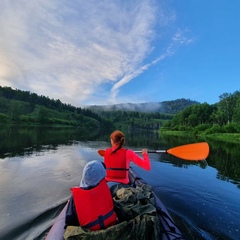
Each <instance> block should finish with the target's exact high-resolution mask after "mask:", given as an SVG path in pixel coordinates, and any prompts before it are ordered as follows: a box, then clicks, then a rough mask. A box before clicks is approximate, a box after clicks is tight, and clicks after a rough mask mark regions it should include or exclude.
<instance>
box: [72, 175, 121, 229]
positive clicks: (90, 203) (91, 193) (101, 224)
mask: <svg viewBox="0 0 240 240" xmlns="http://www.w3.org/2000/svg"><path fill="white" fill-rule="evenodd" d="M71 191H72V194H73V199H74V204H75V207H76V211H77V216H78V221H79V223H80V225H81V227H84V228H88V229H90V230H93V231H94V230H99V229H104V228H107V227H109V226H112V225H114V224H115V223H116V221H117V216H116V213H115V212H114V205H113V199H112V195H111V193H110V190H109V188H108V186H107V183H106V180H105V179H103V180H102V181H101V182H100V183H99V184H98V185H97V186H96V187H94V188H92V189H89V190H84V189H82V188H80V187H74V188H71Z"/></svg>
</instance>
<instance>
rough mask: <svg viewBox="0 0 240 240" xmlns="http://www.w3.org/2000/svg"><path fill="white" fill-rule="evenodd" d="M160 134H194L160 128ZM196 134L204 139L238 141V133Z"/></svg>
mask: <svg viewBox="0 0 240 240" xmlns="http://www.w3.org/2000/svg"><path fill="white" fill-rule="evenodd" d="M160 134H162V135H171V136H182V137H184V136H193V137H194V136H196V134H195V133H193V132H189V131H168V130H163V131H161V130H160ZM197 136H199V137H201V138H204V139H214V140H219V141H225V142H232V143H240V133H212V134H206V133H200V134H197Z"/></svg>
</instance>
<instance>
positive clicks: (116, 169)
mask: <svg viewBox="0 0 240 240" xmlns="http://www.w3.org/2000/svg"><path fill="white" fill-rule="evenodd" d="M106 170H114V171H128V170H129V168H106Z"/></svg>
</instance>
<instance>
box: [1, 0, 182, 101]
mask: <svg viewBox="0 0 240 240" xmlns="http://www.w3.org/2000/svg"><path fill="white" fill-rule="evenodd" d="M168 18H169V16H167V15H166V14H165V13H164V12H163V11H162V9H160V8H159V5H158V6H157V5H156V1H154V0H143V1H138V0H134V1H122V0H118V1H107V0H106V1H97V0H88V1H77V0H73V1H64V0H55V1H49V0H36V1H27V0H19V1H7V0H3V1H1V2H0V53H1V54H0V85H3V86H11V87H13V88H18V89H21V90H28V91H31V92H36V93H38V94H42V95H45V96H49V97H50V98H55V99H58V98H59V99H60V100H61V101H62V102H65V103H70V104H72V105H75V106H80V105H81V104H86V103H94V102H95V104H97V103H98V102H99V103H103V101H105V102H107V101H108V99H109V100H110V101H111V100H114V98H115V96H116V94H117V92H118V91H119V89H120V88H121V86H123V85H124V84H126V83H127V82H129V81H131V80H132V79H134V78H135V77H136V76H138V75H139V74H141V73H142V72H143V71H145V70H146V69H148V67H149V66H150V65H152V64H154V63H156V62H157V61H159V60H160V58H161V57H160V58H159V60H157V59H155V60H151V62H150V63H147V64H143V62H144V60H145V59H146V58H147V57H148V56H149V55H150V53H151V52H152V51H153V50H154V48H153V46H152V42H153V41H154V38H155V37H156V36H155V34H156V32H155V27H156V25H161V24H162V25H164V24H166V22H168V21H169V19H168ZM178 39H180V36H176V39H175V40H178ZM154 61H155V62H154ZM102 86H104V88H103V87H102Z"/></svg>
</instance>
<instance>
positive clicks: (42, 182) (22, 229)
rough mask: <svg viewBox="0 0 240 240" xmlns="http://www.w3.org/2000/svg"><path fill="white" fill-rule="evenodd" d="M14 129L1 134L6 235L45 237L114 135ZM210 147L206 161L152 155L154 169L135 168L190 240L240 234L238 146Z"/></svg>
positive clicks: (0, 209)
mask: <svg viewBox="0 0 240 240" xmlns="http://www.w3.org/2000/svg"><path fill="white" fill-rule="evenodd" d="M13 132H14V135H11V134H9V132H8V136H10V137H9V138H3V137H2V136H3V134H4V132H3V130H1V131H0V136H1V139H5V140H3V141H1V143H0V144H1V152H0V154H1V155H0V176H1V178H0V193H1V194H0V215H1V218H0V239H17V240H20V239H21V240H23V239H24V240H25V239H29V240H32V239H44V236H45V235H46V233H47V231H48V230H49V228H50V226H51V224H52V223H53V221H54V219H55V218H56V217H57V215H58V213H59V212H60V211H61V209H62V208H63V206H64V205H65V203H66V201H67V199H68V198H69V197H70V194H71V193H70V187H72V186H76V185H78V184H79V181H80V179H81V174H82V169H83V167H84V165H85V164H86V163H87V162H88V161H91V160H99V161H101V160H102V159H101V157H100V156H99V155H98V154H97V150H98V149H104V148H106V147H108V146H109V142H108V140H109V133H105V134H104V133H101V134H99V133H91V134H90V133H88V134H86V135H84V134H83V133H80V132H74V131H72V130H69V129H68V130H66V129H65V130H64V129H61V130H60V129H58V131H56V130H54V129H48V130H47V129H45V131H43V129H38V131H37V132H36V129H35V130H33V129H32V130H30V129H18V130H16V129H15V130H13V129H12V130H11V133H13ZM5 134H6V132H5ZM5 136H7V135H5ZM11 136H12V137H11ZM36 136H38V137H36ZM13 137H14V138H13ZM16 139H18V141H16ZM126 139H127V147H129V148H132V149H134V150H139V149H142V148H143V147H146V148H148V149H169V148H171V147H175V146H178V145H182V144H186V143H190V142H195V141H199V140H200V139H186V138H184V139H182V138H176V137H175V138H171V137H169V138H167V137H165V138H163V137H162V136H159V135H158V134H156V133H138V134H133V133H132V134H129V133H126ZM13 142H15V143H18V144H15V145H14V144H13ZM210 148H211V154H210V156H209V158H208V159H207V161H206V162H200V163H199V162H187V161H183V160H181V159H177V158H175V157H173V156H171V155H166V154H161V155H160V154H151V155H150V158H151V164H152V169H151V171H145V170H143V169H140V168H138V167H136V166H133V167H134V169H135V170H136V171H137V172H138V173H139V175H140V176H141V177H143V178H144V180H145V181H146V182H147V183H148V184H150V185H152V186H153V189H154V191H155V192H156V193H157V195H158V196H159V197H160V199H161V200H162V202H163V203H164V204H165V206H166V207H167V208H168V210H169V211H170V212H171V214H172V215H173V216H174V219H175V220H176V222H177V223H178V226H179V227H180V229H183V231H184V233H185V234H187V236H188V238H189V239H193V236H198V239H240V230H239V217H240V210H239V202H240V188H239V186H240V185H239V182H240V181H239V180H240V173H239V171H240V167H239V165H240V163H239V159H240V157H239V151H237V149H239V148H238V146H237V145H232V144H224V146H223V144H222V143H221V144H220V145H219V143H210ZM219 149H221V151H219ZM219 152H220V153H221V155H218V153H219ZM229 153H231V154H229ZM226 159H227V161H226ZM232 169H234V174H232ZM194 239H197V238H194Z"/></svg>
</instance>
